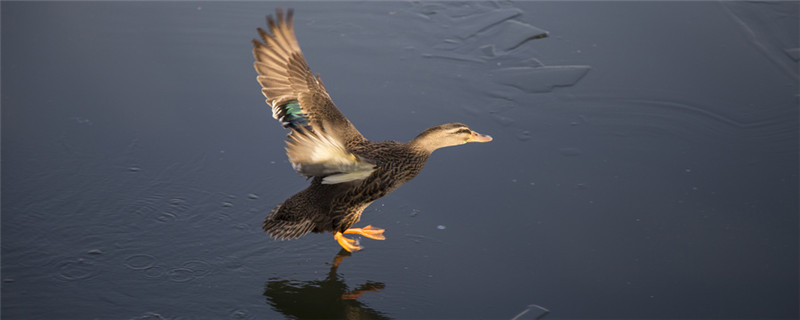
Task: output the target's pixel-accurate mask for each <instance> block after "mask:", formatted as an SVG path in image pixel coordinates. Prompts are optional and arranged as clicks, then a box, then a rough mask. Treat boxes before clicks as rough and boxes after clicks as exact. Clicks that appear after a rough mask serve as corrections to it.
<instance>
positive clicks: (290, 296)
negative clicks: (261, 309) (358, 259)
mask: <svg viewBox="0 0 800 320" xmlns="http://www.w3.org/2000/svg"><path fill="white" fill-rule="evenodd" d="M349 256H350V253H349V252H347V251H345V250H344V249H342V250H341V251H339V253H338V254H337V255H336V257H335V258H334V259H333V263H332V266H331V270H330V271H329V272H328V277H326V278H325V279H324V280H313V281H295V280H280V279H270V280H269V281H267V285H266V288H264V296H266V297H267V302H268V303H269V304H270V305H271V306H272V308H273V309H274V310H275V311H278V312H280V313H283V314H284V315H286V316H287V317H289V318H292V319H389V317H388V316H386V315H385V314H383V313H381V312H379V311H376V310H373V309H370V308H369V307H367V306H366V305H364V304H363V303H361V302H358V300H356V299H358V298H359V297H360V296H361V295H362V294H364V293H366V292H369V291H373V292H376V291H378V290H381V289H383V288H384V287H386V286H385V285H384V284H383V283H381V282H372V281H367V282H366V283H364V284H362V285H360V286H358V288H356V289H355V290H349V289H348V288H347V284H345V283H344V279H340V278H339V275H338V274H337V273H336V270H337V269H338V268H339V264H340V263H341V262H342V259H344V258H345V257H349Z"/></svg>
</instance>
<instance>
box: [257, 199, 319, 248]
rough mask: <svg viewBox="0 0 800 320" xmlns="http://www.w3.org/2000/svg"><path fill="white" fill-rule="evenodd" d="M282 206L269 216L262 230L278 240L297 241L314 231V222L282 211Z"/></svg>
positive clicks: (273, 210)
mask: <svg viewBox="0 0 800 320" xmlns="http://www.w3.org/2000/svg"><path fill="white" fill-rule="evenodd" d="M281 207H282V204H281V205H278V206H277V207H276V208H275V209H272V211H271V212H270V213H269V214H268V215H267V217H266V218H265V219H264V224H263V225H262V228H263V229H264V231H266V232H267V234H268V235H269V236H270V237H272V238H274V239H276V240H288V239H297V238H300V237H302V236H303V235H305V234H306V233H309V232H311V231H313V230H314V229H315V227H316V225H315V224H314V221H312V220H311V219H309V218H304V217H300V216H298V215H295V214H292V213H290V212H285V211H282V210H281Z"/></svg>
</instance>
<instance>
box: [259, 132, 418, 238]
mask: <svg viewBox="0 0 800 320" xmlns="http://www.w3.org/2000/svg"><path fill="white" fill-rule="evenodd" d="M351 150H353V153H354V154H356V155H358V156H361V157H363V158H365V159H370V160H371V161H374V163H376V164H377V166H376V168H375V171H373V172H372V173H371V174H370V175H369V176H367V177H366V178H365V179H363V180H355V181H348V182H343V183H337V184H323V183H322V180H323V177H314V178H313V179H312V180H311V185H310V186H308V188H306V189H305V190H303V191H300V192H298V193H297V194H295V195H293V196H291V197H289V199H287V200H286V201H284V202H283V203H282V204H280V205H278V207H277V208H275V209H274V210H272V212H271V213H270V214H269V216H267V219H266V220H264V230H265V231H267V233H269V234H270V235H271V236H272V237H273V238H277V239H292V238H297V237H300V236H302V235H304V234H306V233H308V232H318V233H320V232H331V231H333V232H337V231H338V232H342V233H344V232H345V231H347V229H349V228H350V227H352V226H353V224H355V223H356V222H358V220H359V219H360V217H361V212H363V211H364V209H365V208H366V207H367V206H369V205H370V204H371V203H372V202H373V201H375V200H377V199H378V198H381V197H383V196H385V195H387V194H389V193H390V192H392V191H394V190H395V189H397V188H398V187H400V186H401V185H403V184H404V183H406V182H408V181H409V180H411V179H412V178H414V177H415V176H416V175H417V174H419V172H420V171H421V170H422V167H423V166H424V165H425V162H426V161H427V160H428V157H429V156H430V154H429V153H426V152H423V151H421V150H415V149H414V148H411V147H410V146H409V144H408V143H400V142H394V141H386V142H370V141H366V142H365V143H364V144H362V145H360V146H358V147H356V148H354V149H351Z"/></svg>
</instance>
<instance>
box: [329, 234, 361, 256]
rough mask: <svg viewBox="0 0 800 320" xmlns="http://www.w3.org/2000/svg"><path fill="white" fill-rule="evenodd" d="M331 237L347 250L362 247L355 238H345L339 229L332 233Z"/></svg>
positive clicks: (350, 250) (356, 249) (355, 249)
mask: <svg viewBox="0 0 800 320" xmlns="http://www.w3.org/2000/svg"><path fill="white" fill-rule="evenodd" d="M345 232H347V231H345ZM333 238H334V239H336V241H337V242H339V245H340V246H342V248H344V249H345V250H347V251H348V252H353V251H358V250H361V249H362V248H361V246H359V245H358V241H357V240H353V239H348V238H345V237H344V235H343V234H342V233H341V232H339V231H336V233H334V234H333Z"/></svg>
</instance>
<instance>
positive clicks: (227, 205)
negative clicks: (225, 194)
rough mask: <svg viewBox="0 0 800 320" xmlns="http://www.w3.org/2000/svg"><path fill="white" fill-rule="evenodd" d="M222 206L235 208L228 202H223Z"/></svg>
mask: <svg viewBox="0 0 800 320" xmlns="http://www.w3.org/2000/svg"><path fill="white" fill-rule="evenodd" d="M222 206H223V207H225V208H230V207H233V203H231V202H228V201H223V202H222Z"/></svg>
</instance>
